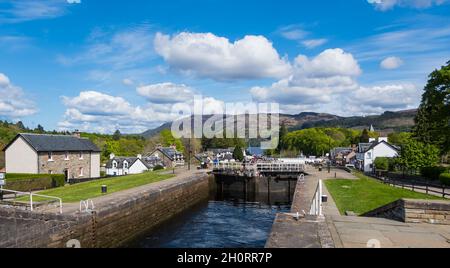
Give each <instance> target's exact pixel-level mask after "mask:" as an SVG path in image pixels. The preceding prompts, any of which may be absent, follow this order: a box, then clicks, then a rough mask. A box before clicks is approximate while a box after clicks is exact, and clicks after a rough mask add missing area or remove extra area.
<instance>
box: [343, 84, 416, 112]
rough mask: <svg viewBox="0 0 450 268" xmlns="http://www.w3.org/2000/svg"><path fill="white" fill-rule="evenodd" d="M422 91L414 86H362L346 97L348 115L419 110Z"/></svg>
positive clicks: (345, 107) (345, 108)
mask: <svg viewBox="0 0 450 268" xmlns="http://www.w3.org/2000/svg"><path fill="white" fill-rule="evenodd" d="M420 95H421V90H420V89H419V88H418V87H417V86H415V85H413V84H391V85H383V86H369V87H365V86H360V87H359V88H358V89H357V90H356V91H354V92H353V93H352V94H349V95H348V96H346V97H345V103H346V104H347V105H345V106H344V110H346V112H347V113H348V114H375V113H383V112H385V111H386V110H389V111H395V110H404V109H413V108H417V105H418V103H419V102H420Z"/></svg>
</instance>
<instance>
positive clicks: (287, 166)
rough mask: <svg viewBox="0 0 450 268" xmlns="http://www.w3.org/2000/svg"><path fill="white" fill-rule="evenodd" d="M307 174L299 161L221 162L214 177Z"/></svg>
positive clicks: (296, 175)
mask: <svg viewBox="0 0 450 268" xmlns="http://www.w3.org/2000/svg"><path fill="white" fill-rule="evenodd" d="M305 173H306V165H305V164H304V163H301V162H299V161H292V162H282V161H267V162H257V163H241V162H223V163H222V162H221V163H217V164H215V165H214V168H213V174H214V175H226V176H238V177H275V178H288V179H289V178H298V177H300V176H301V175H304V174H305Z"/></svg>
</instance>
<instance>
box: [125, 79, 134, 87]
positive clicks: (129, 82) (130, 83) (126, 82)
mask: <svg viewBox="0 0 450 268" xmlns="http://www.w3.org/2000/svg"><path fill="white" fill-rule="evenodd" d="M122 84H124V85H125V86H133V85H134V81H133V80H132V79H130V78H125V79H123V80H122Z"/></svg>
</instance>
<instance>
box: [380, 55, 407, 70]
mask: <svg viewBox="0 0 450 268" xmlns="http://www.w3.org/2000/svg"><path fill="white" fill-rule="evenodd" d="M401 65H403V60H402V59H400V58H399V57H388V58H386V59H384V60H383V61H382V62H381V63H380V66H381V68H383V69H387V70H392V69H397V68H399V67H400V66H401Z"/></svg>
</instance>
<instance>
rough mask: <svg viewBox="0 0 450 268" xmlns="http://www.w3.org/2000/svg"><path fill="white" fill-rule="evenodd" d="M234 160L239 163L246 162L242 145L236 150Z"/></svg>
mask: <svg viewBox="0 0 450 268" xmlns="http://www.w3.org/2000/svg"><path fill="white" fill-rule="evenodd" d="M233 158H234V159H235V160H238V161H244V151H243V150H242V147H241V146H240V145H237V146H236V147H235V148H234V152H233Z"/></svg>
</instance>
